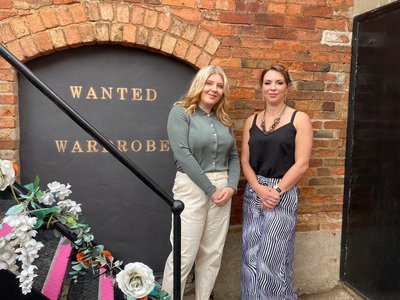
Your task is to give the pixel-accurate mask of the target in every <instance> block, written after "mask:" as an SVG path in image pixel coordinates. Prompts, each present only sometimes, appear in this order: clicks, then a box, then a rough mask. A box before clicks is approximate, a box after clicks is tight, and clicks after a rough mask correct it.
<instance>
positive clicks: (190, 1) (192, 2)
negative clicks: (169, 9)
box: [162, 0, 196, 7]
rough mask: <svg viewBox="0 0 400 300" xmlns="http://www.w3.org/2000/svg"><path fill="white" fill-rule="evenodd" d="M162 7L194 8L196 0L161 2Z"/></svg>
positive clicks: (164, 0) (167, 0) (165, 0)
mask: <svg viewBox="0 0 400 300" xmlns="http://www.w3.org/2000/svg"><path fill="white" fill-rule="evenodd" d="M162 3H163V5H172V6H185V7H196V0H163V2H162Z"/></svg>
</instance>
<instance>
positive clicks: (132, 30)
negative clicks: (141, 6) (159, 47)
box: [122, 24, 136, 44]
mask: <svg viewBox="0 0 400 300" xmlns="http://www.w3.org/2000/svg"><path fill="white" fill-rule="evenodd" d="M122 40H123V41H124V42H127V43H132V44H134V43H136V26H134V25H131V24H126V25H124V28H123V32H122Z"/></svg>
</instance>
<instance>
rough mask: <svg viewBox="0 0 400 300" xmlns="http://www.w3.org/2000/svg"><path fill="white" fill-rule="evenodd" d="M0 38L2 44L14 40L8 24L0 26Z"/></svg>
mask: <svg viewBox="0 0 400 300" xmlns="http://www.w3.org/2000/svg"><path fill="white" fill-rule="evenodd" d="M0 36H1V40H2V41H3V43H7V42H10V41H12V40H15V38H16V36H15V35H14V32H13V31H12V28H11V25H10V23H3V24H0Z"/></svg>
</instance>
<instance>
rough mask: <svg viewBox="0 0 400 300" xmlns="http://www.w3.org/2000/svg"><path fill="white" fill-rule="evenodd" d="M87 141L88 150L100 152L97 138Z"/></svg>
mask: <svg viewBox="0 0 400 300" xmlns="http://www.w3.org/2000/svg"><path fill="white" fill-rule="evenodd" d="M86 143H87V151H86V152H89V153H92V152H99V149H97V142H96V141H95V140H86Z"/></svg>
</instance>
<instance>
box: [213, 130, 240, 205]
mask: <svg viewBox="0 0 400 300" xmlns="http://www.w3.org/2000/svg"><path fill="white" fill-rule="evenodd" d="M229 132H230V134H231V136H232V138H233V147H232V149H231V151H230V153H229V157H228V184H227V186H226V187H225V188H223V189H222V190H221V193H220V194H219V195H218V198H217V199H213V201H214V202H215V204H216V205H218V206H222V205H224V204H225V203H227V202H228V201H229V200H230V199H231V198H232V196H233V195H234V194H235V193H236V191H237V186H238V183H239V178H240V160H239V154H238V151H237V147H236V139H235V134H234V132H233V130H232V129H230V130H229Z"/></svg>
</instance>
